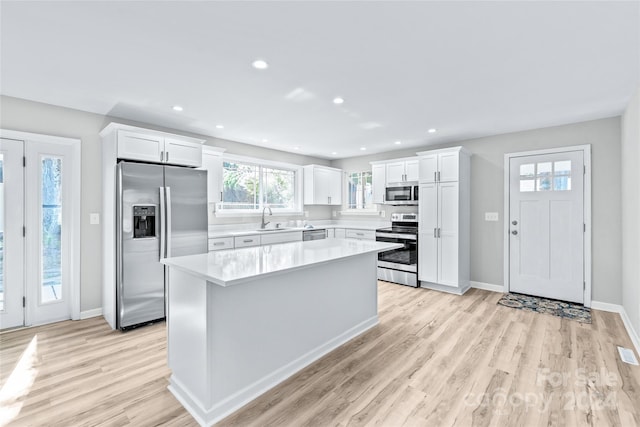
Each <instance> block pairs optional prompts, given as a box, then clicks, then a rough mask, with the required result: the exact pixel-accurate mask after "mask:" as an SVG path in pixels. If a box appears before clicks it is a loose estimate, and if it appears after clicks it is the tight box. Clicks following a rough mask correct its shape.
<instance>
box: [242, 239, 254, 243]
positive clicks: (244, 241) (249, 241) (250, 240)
mask: <svg viewBox="0 0 640 427" xmlns="http://www.w3.org/2000/svg"><path fill="white" fill-rule="evenodd" d="M242 242H243V243H251V242H253V239H245V240H243V241H242Z"/></svg>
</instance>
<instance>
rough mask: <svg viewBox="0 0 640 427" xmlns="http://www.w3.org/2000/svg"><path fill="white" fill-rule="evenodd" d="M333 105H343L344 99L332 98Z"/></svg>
mask: <svg viewBox="0 0 640 427" xmlns="http://www.w3.org/2000/svg"><path fill="white" fill-rule="evenodd" d="M333 103H334V104H338V105H339V104H343V103H344V99H343V98H340V97H339V96H336V97H335V98H333Z"/></svg>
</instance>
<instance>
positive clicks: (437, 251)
mask: <svg viewBox="0 0 640 427" xmlns="http://www.w3.org/2000/svg"><path fill="white" fill-rule="evenodd" d="M458 153H459V157H458V158H459V165H458V166H459V180H458V181H454V182H430V183H423V184H420V197H419V200H420V205H419V221H420V224H419V230H420V234H419V238H418V257H419V258H418V279H419V280H420V286H422V287H425V288H431V289H437V290H444V291H448V292H453V293H464V292H465V291H466V290H467V289H468V288H469V286H470V285H469V273H470V248H469V245H470V208H471V206H470V158H469V157H470V156H469V154H468V153H467V152H465V151H461V150H457V152H456V154H458Z"/></svg>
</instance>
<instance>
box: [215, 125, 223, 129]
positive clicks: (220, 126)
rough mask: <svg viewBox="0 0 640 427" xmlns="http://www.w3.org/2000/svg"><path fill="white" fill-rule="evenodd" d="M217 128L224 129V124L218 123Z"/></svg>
mask: <svg viewBox="0 0 640 427" xmlns="http://www.w3.org/2000/svg"><path fill="white" fill-rule="evenodd" d="M216 129H224V126H222V125H216Z"/></svg>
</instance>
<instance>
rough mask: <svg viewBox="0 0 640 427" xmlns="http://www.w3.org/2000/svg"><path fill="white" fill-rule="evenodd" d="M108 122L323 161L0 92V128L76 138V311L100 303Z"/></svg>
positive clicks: (259, 153)
mask: <svg viewBox="0 0 640 427" xmlns="http://www.w3.org/2000/svg"><path fill="white" fill-rule="evenodd" d="M112 121H117V122H120V123H125V124H130V125H134V126H140V127H146V128H150V129H157V130H163V131H167V132H173V133H179V134H183V135H189V136H193V137H196V138H202V139H206V140H207V142H206V144H209V145H213V146H216V147H222V148H225V149H226V152H227V153H232V154H239V155H250V156H253V157H260V158H263V159H270V160H278V161H282V162H289V163H294V164H300V165H304V164H310V163H317V164H324V165H328V164H329V162H328V161H327V160H323V159H317V158H314V157H308V156H301V155H297V154H292V153H286V152H282V151H276V150H270V149H267V148H262V147H254V146H249V145H247V144H241V143H237V142H232V141H225V140H221V139H217V138H213V137H211V136H206V135H198V134H191V133H187V132H180V131H176V130H172V129H167V128H161V127H158V126H151V125H148V124H143V123H137V122H133V121H130V120H126V119H121V118H116V117H108V116H103V115H100V114H93V113H87V112H84V111H79V110H72V109H69V108H64V107H58V106H53V105H49V104H42V103H39V102H32V101H28V100H24V99H19V98H12V97H7V96H0V128H2V129H7V130H16V131H23V132H31V133H40V134H45V135H53V136H63V137H69V138H77V139H80V140H81V141H82V144H81V149H82V195H81V210H82V215H81V219H82V224H81V241H80V247H81V263H80V283H81V284H80V298H81V300H80V310H81V311H86V310H91V309H95V308H100V307H101V306H102V297H101V264H100V260H101V256H102V238H101V235H100V226H99V225H90V224H89V213H92V212H101V207H102V202H101V192H102V177H101V174H100V170H101V168H100V164H101V151H100V148H101V146H100V144H101V139H100V136H99V135H98V133H99V132H100V131H101V130H102V129H103V128H104V127H105V126H106V125H107V124H109V123H110V122H112ZM309 211H310V217H313V218H315V217H322V218H328V217H329V215H330V213H329V212H330V210H329V208H327V207H318V208H316V207H310V208H309ZM280 220H284V218H280V217H278V219H277V221H280ZM229 221H233V219H225V220H224V222H229ZM252 221H253V222H255V221H256V220H255V219H254V220H252ZM236 222H237V221H236Z"/></svg>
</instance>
